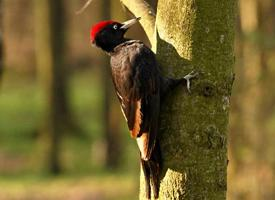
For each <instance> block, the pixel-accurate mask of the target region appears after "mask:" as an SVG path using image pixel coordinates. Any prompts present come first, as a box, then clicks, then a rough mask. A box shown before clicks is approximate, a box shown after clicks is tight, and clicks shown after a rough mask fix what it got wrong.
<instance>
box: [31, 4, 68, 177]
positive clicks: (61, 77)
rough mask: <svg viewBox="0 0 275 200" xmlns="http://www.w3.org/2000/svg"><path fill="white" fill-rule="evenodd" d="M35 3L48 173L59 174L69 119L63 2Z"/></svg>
mask: <svg viewBox="0 0 275 200" xmlns="http://www.w3.org/2000/svg"><path fill="white" fill-rule="evenodd" d="M34 3H35V6H36V8H35V12H36V13H35V14H36V19H37V21H36V44H37V55H36V56H37V64H38V76H39V79H40V81H41V84H42V87H43V90H44V94H45V96H46V97H45V99H46V108H45V112H46V118H45V124H44V128H43V130H42V132H43V134H42V135H43V139H44V140H45V143H47V144H46V146H47V147H46V149H47V150H46V151H47V154H46V155H48V167H49V171H50V172H52V173H59V172H60V170H61V166H60V161H59V151H60V143H61V141H60V140H61V135H62V132H64V128H65V126H66V125H68V119H69V118H70V117H69V116H70V114H69V109H68V101H67V90H66V89H67V74H66V73H67V70H65V65H64V37H65V34H64V26H65V25H64V22H65V20H64V17H65V13H64V5H63V3H64V2H63V0H49V1H48V0H41V1H34ZM69 121H70V120H69Z"/></svg>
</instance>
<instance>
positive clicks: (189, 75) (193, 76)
mask: <svg viewBox="0 0 275 200" xmlns="http://www.w3.org/2000/svg"><path fill="white" fill-rule="evenodd" d="M196 76H198V73H197V72H195V71H192V72H190V73H189V74H187V75H186V76H184V77H183V78H184V79H185V80H186V87H187V90H188V92H189V93H191V90H190V85H191V82H190V80H191V79H193V78H195V77H196Z"/></svg>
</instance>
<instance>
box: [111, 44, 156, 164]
mask: <svg viewBox="0 0 275 200" xmlns="http://www.w3.org/2000/svg"><path fill="white" fill-rule="evenodd" d="M117 52H118V53H117V54H116V55H114V56H112V59H111V65H112V76H113V82H114V85H115V89H116V91H117V96H118V99H119V101H120V104H121V110H122V112H123V115H124V116H125V119H126V121H127V124H128V128H129V130H130V134H131V136H132V137H133V138H137V143H138V146H139V149H140V152H141V156H142V158H143V159H144V160H148V159H149V158H150V155H151V152H152V150H153V148H154V145H155V139H156V134H157V131H158V130H157V129H158V113H159V101H160V99H159V98H160V96H159V84H160V83H159V80H160V79H159V71H158V68H157V65H156V61H155V55H154V53H153V52H152V51H151V50H150V49H149V48H147V47H146V46H145V45H144V44H142V43H141V42H138V41H137V42H134V43H131V44H128V45H127V46H126V48H125V46H124V47H123V48H122V49H117Z"/></svg>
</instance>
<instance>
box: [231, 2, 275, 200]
mask: <svg viewBox="0 0 275 200" xmlns="http://www.w3.org/2000/svg"><path fill="white" fill-rule="evenodd" d="M239 5H240V6H239V12H240V22H239V29H238V35H237V36H238V37H237V39H238V44H239V45H238V52H239V56H238V57H239V62H238V63H239V64H238V66H237V72H238V80H237V82H238V87H237V88H235V94H236V95H235V100H236V101H235V108H237V109H235V110H232V111H233V115H234V116H233V117H232V119H233V120H232V121H233V122H234V123H233V124H232V125H233V126H232V128H233V129H234V130H232V135H231V141H230V147H231V152H232V154H233V155H232V157H233V158H234V161H235V163H234V164H235V166H234V170H232V177H233V178H232V185H231V190H232V191H234V194H235V195H237V197H240V196H241V197H242V198H245V199H272V193H274V192H273V187H274V180H273V179H272V178H271V176H270V175H268V174H270V173H272V172H271V171H272V166H271V160H270V159H269V158H268V155H269V154H268V150H269V148H268V146H272V145H271V143H270V145H268V144H269V141H273V139H270V138H269V137H270V136H271V135H272V134H270V133H269V132H268V128H267V122H268V119H270V117H272V115H271V113H272V111H273V109H272V108H274V107H273V106H272V105H274V104H273V103H271V102H274V95H272V94H271V93H270V91H273V90H274V86H273V85H274V84H270V83H272V81H273V80H274V75H273V74H272V73H270V71H271V68H270V67H271V66H269V65H268V63H267V57H268V53H267V44H269V43H270V41H269V40H270V38H272V36H271V34H273V33H272V32H274V25H273V24H274V23H273V21H272V20H273V19H272V14H271V13H274V12H273V11H274V8H272V1H270V0H241V1H240V4H239ZM272 29H273V31H272ZM240 152H246V154H245V156H244V155H243V154H241V153H240ZM252 166H253V167H252ZM260 170H263V171H265V173H264V174H259V173H258V172H259V171H260ZM253 180H256V181H253ZM240 181H242V184H241V185H243V188H241V189H240V188H238V187H237V186H236V185H235V184H234V183H235V182H240ZM272 185H273V186H272ZM273 195H274V194H273Z"/></svg>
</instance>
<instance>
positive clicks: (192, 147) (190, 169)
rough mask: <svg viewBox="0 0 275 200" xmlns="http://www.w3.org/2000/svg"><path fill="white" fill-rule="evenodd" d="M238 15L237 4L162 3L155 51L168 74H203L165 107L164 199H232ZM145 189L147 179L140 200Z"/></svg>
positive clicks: (205, 0)
mask: <svg viewBox="0 0 275 200" xmlns="http://www.w3.org/2000/svg"><path fill="white" fill-rule="evenodd" d="M129 9H130V10H131V12H133V13H134V14H135V15H137V14H138V13H139V12H138V11H137V10H138V9H137V8H132V9H131V8H129ZM235 11H236V1H235V0H221V1H214V0H196V1H195V0H159V1H158V6H157V16H156V31H157V34H154V35H155V36H156V43H153V44H152V46H153V50H155V52H156V55H157V59H158V62H159V64H160V65H161V67H162V71H163V72H164V74H166V75H168V76H173V77H183V76H184V75H186V74H187V73H188V72H190V71H191V70H193V69H194V70H196V71H199V72H200V76H199V78H198V79H197V80H196V81H193V86H192V94H188V93H187V91H186V89H183V88H182V87H180V88H178V89H177V90H176V91H175V92H173V94H171V95H170V96H169V97H168V98H167V99H166V100H165V103H164V104H163V106H162V110H161V117H160V122H161V127H160V135H159V137H160V143H161V150H162V158H163V171H162V180H161V185H160V197H159V199H174V200H179V199H218V200H221V199H225V198H226V187H227V183H226V170H227V125H228V117H229V100H230V95H231V89H232V83H233V80H234V75H233V70H232V68H233V64H234V54H233V49H234V48H233V41H234V25H235ZM142 25H143V24H142ZM146 27H147V26H143V28H145V30H146ZM151 41H154V39H153V40H151ZM144 189H145V186H144V177H143V175H142V174H141V187H140V190H141V191H140V199H145V195H144V194H145V191H144Z"/></svg>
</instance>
